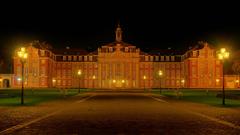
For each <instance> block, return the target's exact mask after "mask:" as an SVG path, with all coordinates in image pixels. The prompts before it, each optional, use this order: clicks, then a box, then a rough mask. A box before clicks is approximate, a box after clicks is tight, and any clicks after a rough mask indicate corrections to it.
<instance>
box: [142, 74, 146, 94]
mask: <svg viewBox="0 0 240 135" xmlns="http://www.w3.org/2000/svg"><path fill="white" fill-rule="evenodd" d="M143 79H144V91H145V90H146V79H147V77H146V76H145V75H144V76H143Z"/></svg>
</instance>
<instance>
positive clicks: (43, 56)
mask: <svg viewBox="0 0 240 135" xmlns="http://www.w3.org/2000/svg"><path fill="white" fill-rule="evenodd" d="M27 52H28V59H27V62H26V64H25V67H26V68H25V73H24V78H25V81H24V84H25V87H45V88H46V87H47V88H48V87H50V88H51V87H57V88H78V87H79V85H80V87H81V88H99V89H101V88H103V89H125V88H126V89H144V88H159V87H161V88H183V87H184V88H220V87H221V84H222V65H221V63H220V61H219V60H218V59H217V58H216V53H215V50H214V49H213V48H211V47H210V46H209V45H208V43H205V42H199V44H198V45H197V46H195V47H193V48H191V49H189V50H188V51H186V52H176V51H174V50H172V49H169V50H165V51H162V50H160V51H155V52H151V53H145V52H142V51H141V50H140V49H139V48H137V47H136V46H134V45H131V44H128V43H125V42H123V40H122V30H121V28H120V26H119V25H118V27H117V29H116V39H115V42H112V43H109V44H106V45H103V46H101V47H100V48H98V49H97V50H96V51H95V52H91V53H89V52H86V51H84V50H79V49H70V48H66V49H63V50H57V49H52V48H51V46H49V45H48V44H45V43H40V42H32V43H30V44H29V45H27ZM78 71H81V74H78ZM159 71H161V75H159ZM12 83H13V86H14V87H20V86H21V63H20V61H19V58H18V57H17V54H16V55H15V56H14V77H13V81H12Z"/></svg>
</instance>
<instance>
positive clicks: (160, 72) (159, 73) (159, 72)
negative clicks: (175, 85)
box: [158, 70, 163, 94]
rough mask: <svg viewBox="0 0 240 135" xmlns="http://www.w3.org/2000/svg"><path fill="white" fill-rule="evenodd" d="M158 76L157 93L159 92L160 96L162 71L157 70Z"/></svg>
mask: <svg viewBox="0 0 240 135" xmlns="http://www.w3.org/2000/svg"><path fill="white" fill-rule="evenodd" d="M158 75H159V91H160V94H161V93H162V88H161V77H162V75H163V73H162V70H159V71H158Z"/></svg>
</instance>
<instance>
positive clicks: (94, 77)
mask: <svg viewBox="0 0 240 135" xmlns="http://www.w3.org/2000/svg"><path fill="white" fill-rule="evenodd" d="M92 78H93V88H94V81H95V79H96V76H95V75H93V77H92Z"/></svg>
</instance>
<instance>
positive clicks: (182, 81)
mask: <svg viewBox="0 0 240 135" xmlns="http://www.w3.org/2000/svg"><path fill="white" fill-rule="evenodd" d="M181 83H182V87H184V83H185V80H184V79H182V80H181Z"/></svg>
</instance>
